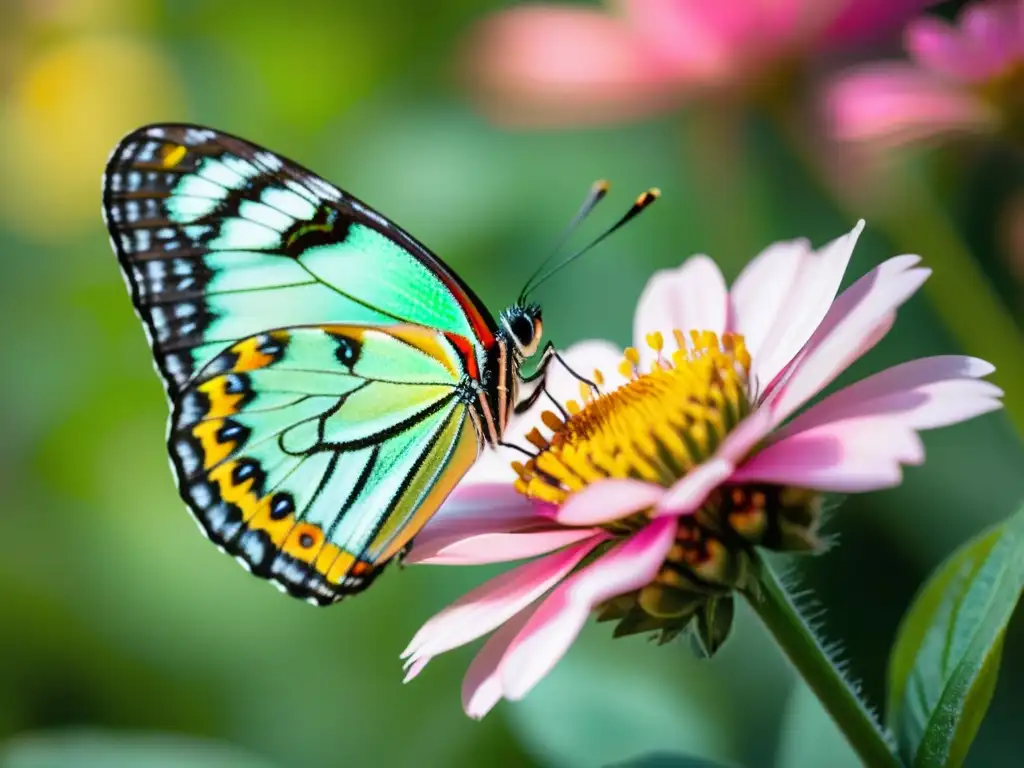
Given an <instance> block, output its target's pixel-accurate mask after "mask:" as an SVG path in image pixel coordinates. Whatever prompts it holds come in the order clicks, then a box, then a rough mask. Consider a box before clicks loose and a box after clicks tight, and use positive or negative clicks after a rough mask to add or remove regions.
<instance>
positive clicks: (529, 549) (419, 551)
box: [404, 528, 596, 565]
mask: <svg viewBox="0 0 1024 768" xmlns="http://www.w3.org/2000/svg"><path fill="white" fill-rule="evenodd" d="M595 533H596V529H593V528H557V529H548V530H536V531H521V532H517V533H479V534H474V535H470V536H459V535H454V536H449V537H444V538H436V539H432V540H429V541H428V542H426V543H424V544H420V542H419V540H418V539H417V541H416V543H415V544H414V545H413V548H412V550H411V551H410V552H409V554H408V555H406V557H405V560H404V562H405V563H407V564H409V565H485V564H487V563H506V562H509V561H511V560H523V559H524V558H527V557H535V556H536V555H543V554H546V553H548V552H553V551H554V550H556V549H561V548H562V547H565V546H568V545H569V544H574V543H576V542H577V541H582V540H583V539H586V538H588V537H590V536H593V535H594V534H595ZM422 535H423V534H422V533H421V534H420V536H422Z"/></svg>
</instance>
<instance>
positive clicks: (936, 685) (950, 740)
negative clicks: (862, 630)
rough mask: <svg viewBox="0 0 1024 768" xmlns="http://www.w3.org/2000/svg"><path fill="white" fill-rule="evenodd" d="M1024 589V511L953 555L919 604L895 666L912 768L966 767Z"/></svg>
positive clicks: (900, 734)
mask: <svg viewBox="0 0 1024 768" xmlns="http://www.w3.org/2000/svg"><path fill="white" fill-rule="evenodd" d="M1022 588H1024V509H1021V510H1020V511H1018V512H1017V513H1016V514H1015V515H1014V516H1013V517H1011V518H1010V519H1008V520H1006V521H1005V522H1003V523H1001V524H1000V525H998V526H996V527H994V528H992V529H990V530H988V531H986V532H984V533H982V534H980V535H979V536H977V537H976V538H974V539H972V540H971V541H969V542H968V543H967V544H965V545H964V546H962V547H961V548H960V549H958V550H957V551H956V552H954V553H953V554H952V555H951V556H950V557H949V558H948V559H947V560H946V561H945V562H944V563H943V564H942V565H941V566H939V568H938V569H937V570H936V571H935V573H934V574H933V575H932V577H931V579H930V580H929V581H928V582H927V583H926V584H925V585H924V587H923V588H922V589H921V591H920V593H919V594H918V596H917V597H916V598H915V600H914V603H913V605H912V606H911V608H910V610H909V611H908V612H907V615H906V616H905V617H904V618H903V622H902V624H901V625H900V628H899V631H898V633H897V638H896V644H895V646H894V647H893V652H892V656H891V658H890V660H889V695H888V706H887V722H888V725H889V727H890V728H891V729H892V730H893V732H894V733H895V734H896V738H897V742H898V745H899V749H900V754H901V755H902V756H903V758H904V760H906V761H907V762H908V763H911V764H913V765H914V766H915V767H917V768H925V767H926V766H944V767H950V766H959V765H961V764H962V763H963V761H964V758H965V757H966V756H967V750H968V749H969V747H970V745H971V742H972V741H973V740H974V737H975V735H976V734H977V732H978V728H979V726H980V725H981V721H982V719H983V718H984V716H985V712H986V710H987V709H988V705H989V702H990V701H991V699H992V693H993V691H994V690H995V685H996V678H997V676H998V673H999V662H1000V658H1001V655H1002V647H1003V634H1004V632H1005V630H1006V625H1007V623H1008V622H1009V621H1010V617H1011V615H1012V614H1013V610H1014V608H1015V607H1016V605H1017V602H1018V601H1019V599H1020V595H1021V589H1022Z"/></svg>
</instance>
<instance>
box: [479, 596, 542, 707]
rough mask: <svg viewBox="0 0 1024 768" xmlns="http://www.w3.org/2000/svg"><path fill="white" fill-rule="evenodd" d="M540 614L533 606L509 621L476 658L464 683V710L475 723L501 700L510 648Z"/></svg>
mask: <svg viewBox="0 0 1024 768" xmlns="http://www.w3.org/2000/svg"><path fill="white" fill-rule="evenodd" d="M536 610H537V607H536V606H531V607H529V608H527V609H526V610H524V611H523V612H522V613H520V614H519V615H518V616H515V617H513V618H511V619H509V620H508V621H506V622H505V623H504V624H502V625H501V626H500V627H499V628H498V630H497V631H496V632H495V633H494V634H493V635H491V636H490V637H489V638H488V639H487V642H486V643H484V646H483V648H481V649H480V650H479V651H478V652H477V654H476V656H475V657H473V661H472V662H471V663H470V665H469V669H468V670H466V677H465V678H464V679H463V681H462V708H463V709H464V710H465V711H466V714H467V715H469V716H470V717H472V718H473V719H474V720H479V719H480V718H482V717H483V716H484V715H486V714H487V713H488V712H490V711H491V710H492V709H493V708H494V705H495V704H497V703H498V702H499V701H500V700H501V695H502V690H501V675H500V674H499V670H498V667H499V664H500V663H501V659H502V657H504V655H505V653H506V652H507V651H508V647H509V645H511V643H512V641H513V640H514V639H515V637H516V635H518V634H519V633H520V631H522V629H523V627H524V626H526V622H527V621H529V620H530V617H531V616H533V614H534V613H535V612H536Z"/></svg>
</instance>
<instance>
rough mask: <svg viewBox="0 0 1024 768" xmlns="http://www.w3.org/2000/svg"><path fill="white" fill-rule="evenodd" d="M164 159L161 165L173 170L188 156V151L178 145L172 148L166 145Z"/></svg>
mask: <svg viewBox="0 0 1024 768" xmlns="http://www.w3.org/2000/svg"><path fill="white" fill-rule="evenodd" d="M163 152H164V158H163V161H162V165H163V167H164V168H174V167H175V166H176V165H177V164H178V163H180V162H181V161H182V160H184V159H185V155H186V154H188V150H187V149H185V147H183V146H181V145H178V146H172V145H170V144H169V145H167V146H166V147H164V150H163Z"/></svg>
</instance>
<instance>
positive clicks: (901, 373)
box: [780, 355, 1002, 435]
mask: <svg viewBox="0 0 1024 768" xmlns="http://www.w3.org/2000/svg"><path fill="white" fill-rule="evenodd" d="M993 370H995V369H994V367H993V366H992V365H991V364H990V363H986V362H985V361H984V360H979V359H977V358H974V357H961V356H959V355H945V356H941V357H926V358H922V359H920V360H912V361H910V362H908V363H903V364H901V365H897V366H894V367H893V368H889V369H887V370H885V371H882V372H881V373H877V374H875V375H874V376H869V377H868V378H866V379H863V380H862V381H859V382H857V383H856V384H852V385H851V386H849V387H846V388H845V389H842V390H840V391H839V392H836V393H835V394H833V395H830V396H829V397H827V398H825V399H824V400H822V401H821V402H820V403H817V404H816V405H814V406H813V407H811V408H810V409H808V410H807V411H805V412H804V413H802V414H800V415H799V416H797V417H796V418H795V419H793V421H791V422H790V423H789V424H787V425H786V426H785V427H784V428H783V429H782V431H781V432H780V435H793V434H796V433H797V432H802V431H804V430H808V429H812V428H814V427H816V426H819V425H821V424H825V423H828V422H830V421H841V420H844V419H849V418H852V417H862V416H889V417H891V418H894V419H898V420H900V421H901V422H902V423H903V424H905V425H906V426H908V427H912V428H913V429H917V430H921V429H934V428H936V427H943V426H947V425H949V424H955V423H956V422H959V421H965V420H967V419H970V418H973V417H975V416H978V415H980V414H982V413H987V412H988V411H991V410H995V409H997V408H999V407H1000V403H999V402H998V400H997V399H996V398H998V397H999V396H1001V395H1002V390H1001V389H999V388H998V387H997V386H995V385H994V384H990V383H989V382H987V381H978V380H977V379H978V378H979V377H981V376H986V375H988V374H989V373H991V372H992V371H993Z"/></svg>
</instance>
